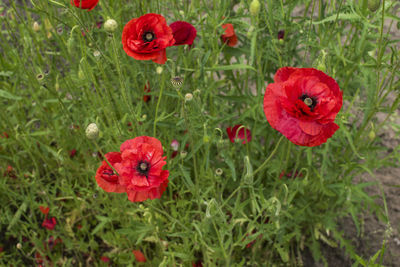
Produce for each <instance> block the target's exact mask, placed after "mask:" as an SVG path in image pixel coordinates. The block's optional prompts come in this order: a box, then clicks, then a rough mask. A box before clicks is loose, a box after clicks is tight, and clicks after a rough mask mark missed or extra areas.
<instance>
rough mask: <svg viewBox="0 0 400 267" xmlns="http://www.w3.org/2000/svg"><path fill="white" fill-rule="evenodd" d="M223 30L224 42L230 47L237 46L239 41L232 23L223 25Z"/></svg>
mask: <svg viewBox="0 0 400 267" xmlns="http://www.w3.org/2000/svg"><path fill="white" fill-rule="evenodd" d="M222 28H223V29H224V30H225V33H224V34H223V35H221V39H222V41H223V42H224V43H226V44H227V45H229V46H232V47H233V46H235V45H236V44H237V42H238V39H237V36H236V34H235V29H234V28H233V25H232V24H230V23H228V24H224V25H222Z"/></svg>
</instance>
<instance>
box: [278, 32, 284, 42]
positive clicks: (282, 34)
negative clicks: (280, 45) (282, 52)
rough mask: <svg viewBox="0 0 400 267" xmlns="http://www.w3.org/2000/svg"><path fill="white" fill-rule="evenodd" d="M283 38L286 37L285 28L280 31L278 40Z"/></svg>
mask: <svg viewBox="0 0 400 267" xmlns="http://www.w3.org/2000/svg"><path fill="white" fill-rule="evenodd" d="M283 38H285V31H284V30H280V31H279V32H278V40H282V39H283Z"/></svg>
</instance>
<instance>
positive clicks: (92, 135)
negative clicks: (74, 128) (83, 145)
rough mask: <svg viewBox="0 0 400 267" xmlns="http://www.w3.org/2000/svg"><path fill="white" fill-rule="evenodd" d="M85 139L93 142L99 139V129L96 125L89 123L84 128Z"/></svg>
mask: <svg viewBox="0 0 400 267" xmlns="http://www.w3.org/2000/svg"><path fill="white" fill-rule="evenodd" d="M86 137H87V138H88V139H90V140H95V139H97V137H99V128H98V127H97V124H96V123H91V124H89V125H88V126H87V127H86Z"/></svg>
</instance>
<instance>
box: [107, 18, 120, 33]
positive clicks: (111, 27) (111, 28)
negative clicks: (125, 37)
mask: <svg viewBox="0 0 400 267" xmlns="http://www.w3.org/2000/svg"><path fill="white" fill-rule="evenodd" d="M117 27H118V23H117V22H116V21H115V20H114V19H108V20H106V22H104V29H105V30H106V31H107V32H113V31H115V30H116V29H117Z"/></svg>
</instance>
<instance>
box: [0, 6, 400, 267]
mask: <svg viewBox="0 0 400 267" xmlns="http://www.w3.org/2000/svg"><path fill="white" fill-rule="evenodd" d="M250 2H251V1H244V0H242V1H227V0H218V1H217V0H209V1H178V0H155V1H139V0H134V1H133V0H132V1H116V0H109V1H106V0H100V3H99V6H98V7H96V12H93V11H91V12H87V11H84V10H81V9H78V8H74V7H73V6H71V5H70V4H69V1H60V0H49V1H38V0H31V1H5V0H2V1H0V9H1V10H0V14H1V17H0V21H1V25H2V26H1V31H2V33H1V35H0V38H1V39H0V51H1V57H0V101H1V107H2V108H1V112H0V134H2V138H0V192H1V193H0V202H1V203H2V205H1V206H2V207H1V216H0V232H1V235H0V246H1V247H2V248H3V251H2V252H0V265H7V266H10V265H11V264H12V265H14V266H22V265H26V266H28V265H29V266H32V265H34V264H37V258H35V253H40V255H41V256H42V258H43V260H44V262H45V263H44V264H49V262H53V263H54V264H56V265H57V266H78V264H80V265H81V266H97V265H102V264H103V265H104V264H105V263H103V262H102V261H101V260H100V257H101V256H107V257H109V258H110V259H111V261H112V262H113V264H115V265H121V266H128V265H131V266H132V265H135V264H139V263H135V258H134V255H133V254H132V252H131V251H132V250H134V249H136V250H141V251H142V252H143V253H144V254H145V256H146V258H147V263H141V264H142V265H143V266H145V265H146V264H148V266H191V265H192V263H193V262H197V261H201V262H202V263H203V266H301V265H302V262H303V260H302V258H303V257H304V253H305V251H306V250H307V249H308V250H310V251H311V253H312V255H313V257H314V258H315V260H317V261H319V260H322V261H325V263H326V264H327V262H326V260H325V259H324V257H323V256H322V255H321V250H320V246H321V244H325V245H328V246H331V247H344V248H345V249H346V252H347V253H348V254H349V256H350V257H351V258H352V259H353V260H354V262H360V263H361V262H365V261H364V260H362V259H361V257H360V256H359V255H357V253H356V252H355V251H354V249H353V247H352V245H351V243H350V242H349V241H347V240H346V239H345V238H344V235H343V231H341V229H339V228H338V226H337V221H338V219H339V218H341V217H344V216H347V215H351V217H352V218H353V220H354V222H355V225H356V226H357V229H358V230H359V231H360V227H361V226H360V223H361V222H360V217H359V215H360V214H361V213H363V212H366V210H370V211H372V212H375V213H376V214H377V215H378V216H379V217H380V218H381V219H382V220H383V221H385V222H387V221H388V218H387V216H386V214H385V212H384V211H383V209H382V208H381V207H380V206H378V205H377V204H375V202H374V198H373V197H371V196H369V195H367V194H366V193H365V188H366V187H367V186H370V185H371V183H366V182H363V181H362V177H363V175H365V174H366V173H373V172H374V171H375V170H376V169H377V168H380V167H382V166H388V165H395V164H396V163H397V164H398V160H399V148H398V147H396V148H392V149H391V153H389V152H388V148H385V147H383V146H382V145H381V140H380V137H379V133H380V132H381V131H382V128H383V126H385V125H388V124H389V123H390V121H389V120H387V119H386V120H384V121H378V120H377V119H376V114H377V112H384V113H385V114H387V116H388V117H389V116H390V115H391V114H393V113H394V112H395V111H396V109H397V108H398V106H399V101H400V97H399V90H400V83H399V79H398V77H399V73H400V68H399V65H400V60H399V57H400V52H399V46H398V44H399V40H398V39H395V38H394V37H393V36H391V34H390V31H393V30H394V31H399V26H400V25H399V23H400V21H399V17H398V14H397V15H396V14H395V10H398V9H399V2H398V1H395V0H394V1H388V0H386V1H385V0H382V1H381V3H380V6H379V8H377V9H376V10H375V11H373V12H372V11H371V10H370V9H368V5H365V3H364V2H365V1H340V0H334V1H311V0H298V1H282V0H281V1H275V0H274V1H273V0H265V1H261V0H260V2H261V7H260V10H259V13H258V14H256V15H255V16H250V13H249V5H250ZM396 8H397V9H396ZM150 12H153V13H158V14H163V16H165V17H166V19H167V21H168V22H169V23H171V22H172V21H174V20H184V21H188V22H190V23H192V24H193V25H194V27H195V28H196V29H197V38H196V39H195V42H194V46H193V47H192V48H191V49H189V48H188V47H184V46H179V47H173V48H169V50H168V54H167V56H168V61H167V62H166V64H165V65H162V66H160V65H157V64H155V63H153V62H151V61H137V60H134V59H133V58H131V57H128V56H127V55H126V54H125V52H124V51H123V49H122V45H121V33H122V28H123V26H124V25H125V23H127V22H128V21H129V20H130V19H132V18H135V17H140V16H142V15H143V14H146V13H150ZM253 13H254V11H253ZM108 18H112V19H115V20H116V21H117V23H118V28H117V29H116V30H115V31H114V32H112V33H110V32H107V31H105V30H104V28H103V27H100V28H98V27H96V25H97V24H96V23H97V22H104V21H105V20H106V19H108ZM385 21H390V23H389V24H388V25H387V27H386V26H385V24H384V23H385ZM35 22H36V23H35ZM225 23H231V24H233V25H234V27H235V32H236V34H237V36H238V39H239V44H238V45H237V46H236V47H228V46H226V45H224V44H223V43H222V42H221V38H220V36H221V34H223V29H222V27H221V25H222V24H225ZM281 30H283V31H284V38H283V39H282V40H278V38H277V35H278V32H279V31H281ZM83 33H84V34H83ZM284 66H295V67H314V68H318V69H320V70H322V71H324V72H325V73H327V74H328V75H329V76H331V77H333V78H334V79H335V80H336V81H337V83H338V84H339V86H340V88H341V89H342V91H343V93H344V105H343V107H342V109H341V111H340V113H339V114H338V117H337V118H336V123H337V124H338V125H339V126H340V129H339V130H338V131H337V132H336V133H335V135H334V136H333V137H332V138H330V139H329V140H328V142H327V143H325V144H323V145H321V146H319V147H314V148H309V147H299V146H295V145H293V144H292V143H290V142H289V141H288V140H286V139H285V138H283V139H280V137H281V134H280V133H279V132H277V131H275V130H274V129H272V128H271V127H270V126H269V124H268V122H267V121H266V119H265V116H264V113H263V108H262V107H263V94H264V92H265V88H266V85H267V84H268V83H271V82H272V81H273V75H274V74H275V72H276V70H277V69H278V68H280V67H284ZM160 67H161V68H162V69H160ZM157 68H158V72H157ZM175 76H179V77H181V78H182V79H183V85H182V87H181V88H180V89H179V90H176V89H175V88H174V87H173V86H172V85H171V82H170V80H171V78H172V77H175ZM396 77H397V78H396ZM147 83H149V87H150V90H151V91H150V92H149V93H148V92H145V91H144V87H145V85H146V84H147ZM187 93H191V94H192V95H193V99H192V100H190V101H187V100H185V95H186V94H187ZM145 94H146V95H150V96H151V99H150V101H149V102H147V103H146V102H144V101H143V96H144V95H145ZM393 96H394V97H393ZM390 97H392V98H390ZM388 117H387V118H388ZM93 122H95V123H96V124H97V125H98V127H99V129H100V136H99V138H98V139H97V140H94V141H93V140H89V139H88V138H86V135H85V128H86V126H87V125H89V124H90V123H93ZM236 124H243V125H245V126H246V127H247V128H248V129H250V130H251V133H252V136H253V139H252V141H251V142H249V143H247V144H241V143H231V142H229V139H228V138H227V134H226V128H227V127H232V126H234V125H236ZM4 133H6V134H7V135H8V138H6V137H5V136H4ZM398 133H399V128H397V134H398ZM141 135H148V136H153V137H156V138H158V139H159V140H160V141H161V142H162V144H163V146H164V152H165V155H167V165H166V169H168V170H169V171H170V177H169V180H170V182H169V184H168V188H167V190H166V192H165V193H164V194H163V196H162V197H161V199H157V200H152V201H151V200H147V201H145V202H143V203H131V202H129V201H128V200H127V199H126V196H125V195H122V194H112V193H106V192H104V191H103V190H101V189H100V188H99V187H98V186H97V184H96V181H95V179H94V177H95V172H96V169H97V168H98V166H99V165H100V164H101V161H102V159H101V158H99V157H98V154H99V153H103V152H107V151H118V150H119V145H120V144H121V143H122V142H123V141H125V140H128V139H132V138H134V137H136V136H141ZM174 139H176V140H178V142H179V144H180V146H179V151H178V152H179V153H178V155H177V156H176V157H175V158H172V157H171V154H172V153H173V151H172V149H171V147H170V144H171V141H172V140H174ZM72 150H75V151H76V152H75V154H74V153H72ZM73 154H74V155H73ZM266 159H268V161H267V163H266V165H265V167H263V168H262V169H260V168H259V167H260V166H261V165H262V164H263V162H265V160H266ZM9 166H11V167H12V169H10V168H9ZM217 170H218V171H217ZM283 172H284V175H283V177H280V176H281V174H282V173H283ZM288 174H289V175H288ZM355 177H361V182H359V183H354V182H353V180H354V178H355ZM39 206H48V207H50V212H49V216H51V217H55V218H57V225H56V227H55V228H54V230H51V231H50V230H47V229H45V228H43V227H42V221H43V219H44V215H43V214H42V213H41V212H40V209H39ZM50 236H53V237H54V238H61V239H62V243H61V244H58V245H56V246H55V247H54V248H53V249H52V250H50V249H49V248H48V246H46V245H45V244H46V243H47V240H48V239H49V237H50ZM252 241H255V242H254V243H251V242H252ZM249 243H251V245H249V246H248V244H249ZM17 244H20V245H19V246H17ZM46 256H47V257H48V258H46ZM46 266H47V265H46Z"/></svg>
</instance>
